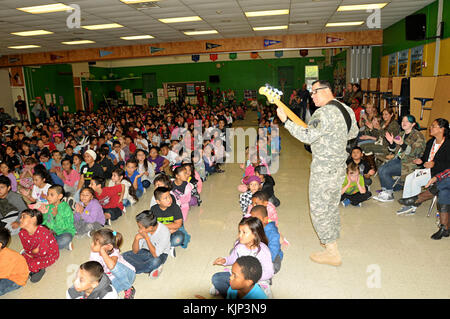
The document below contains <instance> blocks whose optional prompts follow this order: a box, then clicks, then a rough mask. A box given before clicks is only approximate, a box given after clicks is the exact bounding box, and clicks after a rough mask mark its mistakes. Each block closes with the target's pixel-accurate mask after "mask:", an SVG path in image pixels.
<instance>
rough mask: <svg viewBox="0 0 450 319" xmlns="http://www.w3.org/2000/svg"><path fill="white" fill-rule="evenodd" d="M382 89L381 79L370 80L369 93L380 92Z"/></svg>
mask: <svg viewBox="0 0 450 319" xmlns="http://www.w3.org/2000/svg"><path fill="white" fill-rule="evenodd" d="M379 89H380V79H379V78H370V79H369V91H379Z"/></svg>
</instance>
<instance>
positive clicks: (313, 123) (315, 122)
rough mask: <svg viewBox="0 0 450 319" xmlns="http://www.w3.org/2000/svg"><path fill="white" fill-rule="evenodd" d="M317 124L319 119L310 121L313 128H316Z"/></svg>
mask: <svg viewBox="0 0 450 319" xmlns="http://www.w3.org/2000/svg"><path fill="white" fill-rule="evenodd" d="M319 124H320V120H319V119H316V120H313V121H311V124H310V125H311V126H312V127H314V128H317V127H318V126H319Z"/></svg>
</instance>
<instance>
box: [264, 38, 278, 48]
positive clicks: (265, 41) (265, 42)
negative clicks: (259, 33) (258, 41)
mask: <svg viewBox="0 0 450 319" xmlns="http://www.w3.org/2000/svg"><path fill="white" fill-rule="evenodd" d="M277 43H281V41H278V40H268V39H264V46H265V47H268V46H270V45H273V44H277Z"/></svg>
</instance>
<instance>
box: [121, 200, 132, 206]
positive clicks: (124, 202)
mask: <svg viewBox="0 0 450 319" xmlns="http://www.w3.org/2000/svg"><path fill="white" fill-rule="evenodd" d="M122 203H123V206H125V207H129V206H131V203H130V201H129V200H128V199H124V200H123V202H122Z"/></svg>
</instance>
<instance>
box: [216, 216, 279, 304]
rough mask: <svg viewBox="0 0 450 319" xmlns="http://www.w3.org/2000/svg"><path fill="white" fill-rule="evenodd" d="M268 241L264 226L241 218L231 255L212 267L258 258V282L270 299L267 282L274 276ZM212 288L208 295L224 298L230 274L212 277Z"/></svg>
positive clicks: (220, 259) (253, 218)
mask: <svg viewBox="0 0 450 319" xmlns="http://www.w3.org/2000/svg"><path fill="white" fill-rule="evenodd" d="M267 244H268V240H267V237H266V234H265V233H264V226H263V224H262V223H261V221H260V220H259V219H258V218H255V217H249V218H243V219H242V220H241V222H240V223H239V240H238V241H237V242H236V243H235V246H234V248H233V250H232V251H231V254H230V255H229V256H228V257H226V258H224V257H219V258H217V259H216V260H215V261H214V263H213V265H222V266H230V265H233V264H234V263H235V261H236V259H237V258H238V257H240V256H249V255H250V256H254V257H256V258H258V260H259V261H260V263H261V265H262V276H261V279H260V280H259V282H258V283H259V284H260V286H261V288H263V289H264V292H265V293H266V295H267V296H268V297H269V298H270V297H271V291H270V285H269V281H270V279H271V278H272V276H273V274H274V269H273V263H272V255H271V253H270V250H269V248H268V247H267ZM212 283H213V287H211V289H210V294H212V295H214V296H217V295H219V294H220V295H221V296H222V297H226V295H227V291H228V288H229V287H230V272H229V270H228V271H225V272H218V273H215V274H214V275H213V277H212Z"/></svg>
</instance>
